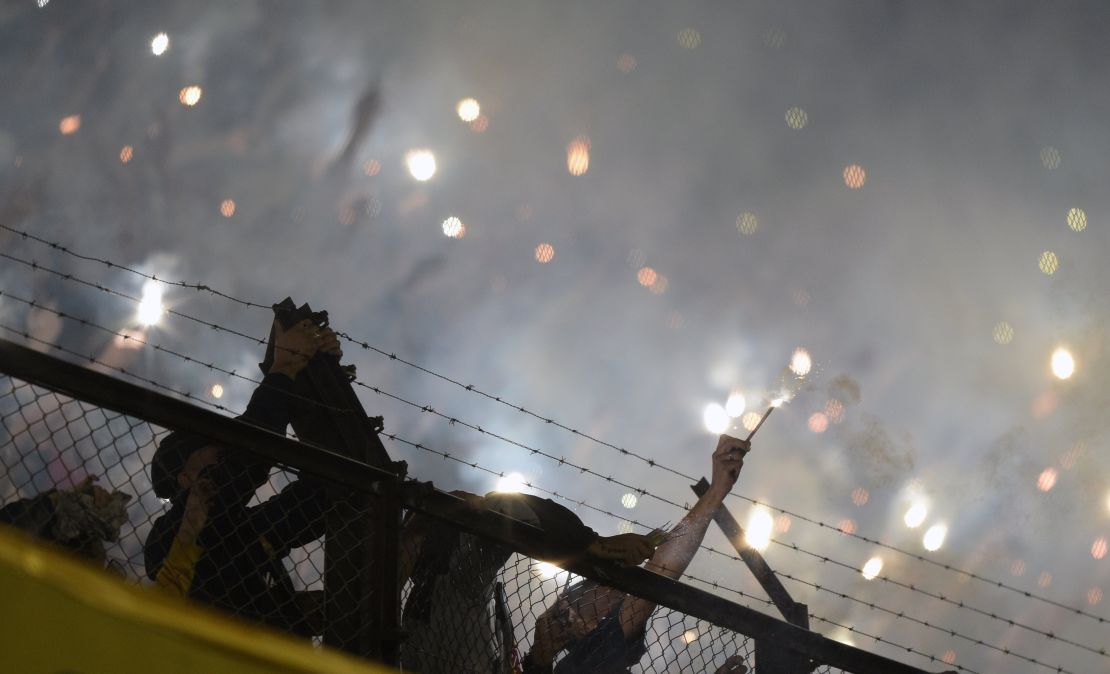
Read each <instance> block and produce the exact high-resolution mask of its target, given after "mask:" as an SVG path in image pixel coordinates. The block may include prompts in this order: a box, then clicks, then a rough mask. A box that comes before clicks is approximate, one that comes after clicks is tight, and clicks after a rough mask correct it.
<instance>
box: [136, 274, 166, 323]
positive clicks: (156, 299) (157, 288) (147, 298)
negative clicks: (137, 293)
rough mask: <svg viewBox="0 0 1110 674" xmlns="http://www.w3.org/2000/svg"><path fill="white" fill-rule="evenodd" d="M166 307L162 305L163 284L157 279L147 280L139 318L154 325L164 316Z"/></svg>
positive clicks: (140, 303)
mask: <svg viewBox="0 0 1110 674" xmlns="http://www.w3.org/2000/svg"><path fill="white" fill-rule="evenodd" d="M164 312H165V309H164V308H163V307H162V284H160V283H158V282H157V281H147V282H146V283H144V284H143V295H142V299H140V300H139V309H138V314H137V318H138V320H139V323H141V324H143V325H147V326H149V325H154V324H155V323H157V322H158V319H160V318H162V314H163V313H164Z"/></svg>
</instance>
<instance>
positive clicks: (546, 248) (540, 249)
mask: <svg viewBox="0 0 1110 674" xmlns="http://www.w3.org/2000/svg"><path fill="white" fill-rule="evenodd" d="M535 256H536V262H539V263H540V264H547V263H548V262H551V261H552V260H554V259H555V246H552V245H551V244H550V243H541V244H540V245H538V246H536V252H535Z"/></svg>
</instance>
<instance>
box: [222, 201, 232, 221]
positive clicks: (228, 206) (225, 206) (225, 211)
mask: <svg viewBox="0 0 1110 674" xmlns="http://www.w3.org/2000/svg"><path fill="white" fill-rule="evenodd" d="M220 215H222V216H224V217H225V218H230V217H231V216H233V215H235V200H234V199H224V200H223V201H221V202H220Z"/></svg>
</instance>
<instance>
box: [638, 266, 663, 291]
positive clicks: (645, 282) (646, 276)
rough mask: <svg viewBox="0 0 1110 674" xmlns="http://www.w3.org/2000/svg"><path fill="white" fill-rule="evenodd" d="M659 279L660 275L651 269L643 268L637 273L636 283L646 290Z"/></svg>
mask: <svg viewBox="0 0 1110 674" xmlns="http://www.w3.org/2000/svg"><path fill="white" fill-rule="evenodd" d="M658 277H659V274H658V273H656V271H655V270H654V269H652V268H651V267H643V268H641V269H640V271H638V272H636V282H637V283H639V284H640V285H642V286H644V287H645V288H650V287H651V285H652V284H653V283H655V279H657V278H658Z"/></svg>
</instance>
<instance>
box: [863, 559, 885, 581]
mask: <svg viewBox="0 0 1110 674" xmlns="http://www.w3.org/2000/svg"><path fill="white" fill-rule="evenodd" d="M882 570H883V558H882V557H872V558H871V559H869V560H867V563H866V564H864V565H863V569H862V570H861V571H860V573H862V574H863V579H864V580H874V579H875V578H876V577H877V576H878V575H879V573H880V572H881V571H882Z"/></svg>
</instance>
